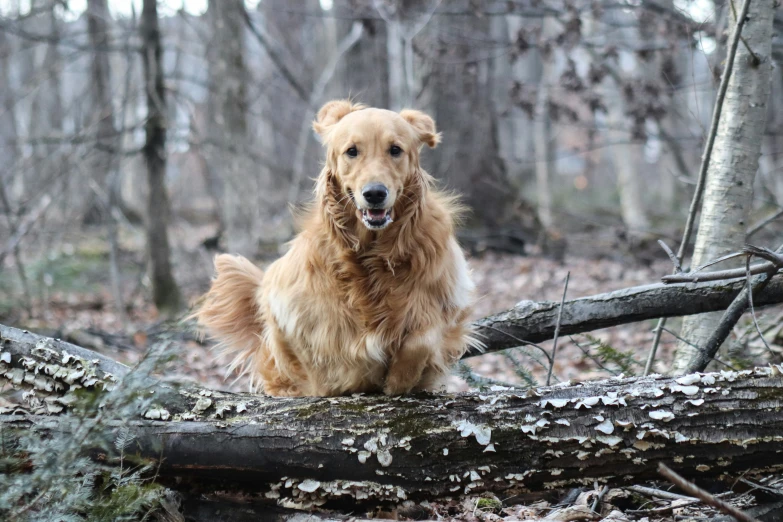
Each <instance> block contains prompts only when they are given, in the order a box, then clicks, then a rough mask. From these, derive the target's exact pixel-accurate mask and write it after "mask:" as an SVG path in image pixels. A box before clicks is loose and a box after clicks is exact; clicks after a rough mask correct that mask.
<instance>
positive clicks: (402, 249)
mask: <svg viewBox="0 0 783 522" xmlns="http://www.w3.org/2000/svg"><path fill="white" fill-rule="evenodd" d="M313 127H314V129H315V131H316V132H317V133H318V134H319V135H320V136H321V139H322V141H323V144H324V146H325V147H326V163H325V166H324V168H323V170H322V171H321V174H320V175H319V177H318V180H317V182H316V189H315V201H314V203H313V204H312V205H311V207H310V208H309V209H308V211H307V212H306V214H305V215H304V216H302V223H301V232H300V233H299V234H298V235H297V236H296V238H294V239H293V240H292V242H291V243H290V248H289V250H288V252H287V253H286V254H285V255H284V256H283V257H281V258H280V259H278V260H277V261H275V262H274V263H272V264H271V265H270V266H269V268H268V269H267V270H266V272H265V273H264V272H262V271H261V270H260V269H259V268H257V267H256V266H254V265H253V264H252V263H251V262H250V261H248V260H247V259H245V258H243V257H240V256H231V255H226V254H223V255H219V256H217V258H216V259H215V268H216V271H217V275H216V277H215V279H214V280H213V282H212V286H211V288H210V290H209V292H208V293H207V294H206V296H205V297H204V300H203V303H202V304H201V306H200V308H199V309H198V311H197V312H196V313H195V314H194V316H195V317H197V318H198V321H199V323H200V324H201V325H202V326H203V327H205V328H206V330H207V331H208V332H209V333H210V334H211V335H212V336H213V337H214V338H215V339H217V340H219V341H220V344H221V345H222V346H223V347H225V349H227V350H228V351H229V352H232V354H233V355H234V360H233V363H232V365H231V368H230V370H233V369H235V368H237V367H239V368H242V369H243V371H244V372H247V373H249V375H250V378H251V387H252V388H253V389H257V388H258V387H259V385H262V386H263V390H264V391H265V392H266V393H268V394H270V395H278V396H301V395H310V396H332V395H343V394H348V393H354V392H379V391H383V392H384V393H386V394H390V395H397V394H402V393H407V392H411V391H416V390H428V389H433V388H434V387H436V386H438V384H439V383H440V382H441V380H442V378H443V377H444V376H445V375H446V374H447V373H448V371H449V368H450V366H452V365H453V364H454V363H455V362H457V361H458V360H459V358H460V357H461V356H462V354H463V353H464V352H465V350H466V348H467V347H468V346H469V345H473V346H478V345H479V344H480V343H478V342H477V341H475V340H474V339H473V337H472V336H471V330H470V329H469V327H468V324H467V319H468V315H469V313H470V310H471V306H472V302H473V293H474V286H473V283H472V281H471V279H470V272H469V270H468V265H467V263H466V261H465V257H464V255H463V253H462V251H461V250H460V247H459V246H458V244H457V241H456V240H455V238H454V219H455V215H456V213H457V212H458V211H459V208H458V206H457V203H456V201H455V199H454V198H453V197H450V196H447V195H445V194H443V193H441V192H438V191H437V190H435V188H434V187H433V179H432V177H431V176H430V175H429V174H427V173H426V172H425V171H424V170H422V168H421V167H420V166H419V152H420V150H421V148H422V146H423V145H425V144H426V145H429V146H430V147H435V146H436V145H437V144H438V141H439V140H440V135H439V134H438V133H437V132H436V130H435V122H434V121H433V120H432V118H430V117H429V116H427V115H426V114H424V113H422V112H419V111H415V110H404V111H402V112H400V113H396V112H392V111H388V110H383V109H374V108H367V107H365V106H363V105H357V104H353V103H351V102H350V101H345V100H340V101H332V102H329V103H327V104H326V105H324V106H323V107H322V108H321V110H320V111H319V112H318V116H317V119H316V121H315V122H314V124H313Z"/></svg>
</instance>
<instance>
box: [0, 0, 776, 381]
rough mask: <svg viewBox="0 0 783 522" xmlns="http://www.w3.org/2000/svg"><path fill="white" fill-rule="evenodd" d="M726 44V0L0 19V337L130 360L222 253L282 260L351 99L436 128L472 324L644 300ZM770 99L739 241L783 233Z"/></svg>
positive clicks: (642, 331) (182, 6)
mask: <svg viewBox="0 0 783 522" xmlns="http://www.w3.org/2000/svg"><path fill="white" fill-rule="evenodd" d="M777 16H778V18H780V20H777V21H776V23H775V28H776V30H777V31H779V30H780V27H782V26H783V16H781V14H780V13H779V9H778V13H777ZM730 21H731V4H730V3H729V2H724V1H722V0H715V1H712V0H502V1H501V0H483V1H478V0H475V1H474V0H444V1H442V2H441V1H433V0H419V1H413V0H320V1H319V0H262V1H260V2H255V1H242V0H209V1H208V2H207V1H206V0H201V1H194V0H182V1H179V0H176V1H175V0H172V1H161V2H155V1H151V0H145V1H144V2H142V1H141V0H137V1H127V2H126V1H114V0H86V1H84V0H83V1H81V2H77V1H66V0H27V1H21V0H0V322H4V323H6V324H11V325H17V326H26V327H30V328H38V329H43V330H45V331H49V332H58V333H60V334H61V335H64V334H65V333H68V332H70V333H71V336H72V339H73V340H74V341H76V342H77V343H78V342H80V339H81V344H83V345H87V346H93V347H94V346H96V345H100V344H101V343H104V344H107V345H112V346H120V347H128V351H129V352H133V350H134V348H136V349H138V348H142V347H144V346H145V343H146V336H147V335H148V334H149V332H150V328H151V326H150V325H154V324H156V322H157V321H158V320H159V319H160V318H162V317H170V316H175V315H176V313H177V312H179V311H181V310H183V309H184V307H186V306H187V304H188V303H192V302H193V299H194V298H195V297H196V296H197V295H198V294H199V293H200V292H203V291H204V290H205V288H206V286H207V284H208V281H209V275H210V273H211V270H212V267H211V259H212V256H213V255H214V253H215V252H217V251H230V252H237V253H241V254H244V255H247V256H249V257H252V258H254V259H256V260H257V261H259V262H260V263H261V264H263V262H264V260H266V259H270V258H274V257H275V256H277V255H278V254H279V252H280V251H281V249H282V248H284V247H283V244H284V242H285V241H287V240H288V239H290V238H291V237H292V235H293V234H294V228H293V221H292V217H291V212H290V207H291V206H292V205H299V204H302V203H303V202H305V201H307V200H308V199H309V198H310V194H311V187H312V178H313V177H315V176H316V175H317V174H318V172H319V170H320V162H321V158H322V151H321V147H320V144H319V143H318V141H317V140H316V137H315V136H314V134H313V132H312V131H311V127H310V125H311V122H312V119H313V118H314V115H315V112H316V111H317V109H318V107H319V106H320V105H321V104H323V103H324V102H325V101H328V100H330V99H332V98H343V97H346V96H350V97H352V98H353V99H355V100H356V101H360V102H363V103H366V104H369V105H373V106H378V107H386V108H390V109H394V110H399V109H402V108H405V107H413V108H418V109H422V110H424V111H427V112H428V113H430V114H431V115H432V116H433V117H434V118H435V120H436V122H437V124H438V127H439V129H440V130H441V131H442V132H443V143H442V144H441V146H439V147H438V148H437V149H436V150H434V151H428V152H426V153H425V154H424V155H423V157H424V163H425V167H426V168H427V170H429V172H430V173H432V174H433V175H434V176H435V177H436V178H437V179H438V180H439V181H440V183H441V184H442V185H443V186H445V187H448V188H451V189H454V190H455V191H457V192H459V193H461V194H462V195H463V198H464V201H465V202H466V203H467V204H468V205H469V207H470V209H471V214H470V217H469V218H468V220H467V222H466V223H465V226H464V228H463V229H462V231H461V232H460V239H461V240H462V243H463V245H464V246H465V248H466V250H468V251H469V253H471V255H472V257H473V260H472V264H473V266H474V270H475V275H476V279H477V282H478V284H479V288H480V291H481V293H482V294H483V296H484V297H483V299H482V301H481V303H480V304H479V306H478V309H477V311H476V315H477V316H481V315H486V314H489V313H490V312H496V311H499V310H502V309H504V308H506V307H509V306H512V305H513V304H514V303H515V302H517V301H519V300H520V299H531V300H542V299H552V300H559V298H560V294H561V293H562V282H563V279H564V277H565V274H566V272H567V271H568V270H570V271H571V273H572V283H571V287H570V289H569V297H574V296H578V295H586V294H588V293H596V292H599V291H604V290H608V289H615V288H621V287H623V286H630V285H632V284H641V283H647V282H653V281H655V280H657V279H658V278H659V277H660V276H662V275H664V274H665V273H668V272H670V271H671V266H670V263H668V261H667V258H666V255H665V253H664V252H663V251H662V250H661V249H660V248H659V247H658V246H657V245H656V244H655V240H656V239H664V240H665V241H667V242H668V243H669V244H670V245H672V246H673V247H676V245H677V242H678V241H679V238H680V236H681V234H682V229H683V226H684V224H685V217H686V214H687V211H688V206H689V203H690V200H691V197H692V194H693V185H694V183H695V180H696V175H697V173H698V169H699V164H700V156H701V153H702V150H703V148H704V139H705V135H706V132H707V129H708V127H709V123H710V118H711V114H712V107H713V104H714V100H715V96H716V91H717V87H718V82H719V79H720V75H721V72H722V68H723V67H724V58H725V55H726V40H727V31H728V27H729V26H730V24H731V22H730ZM781 58H783V43H781V42H780V40H778V39H775V40H773V59H774V60H775V61H776V63H777V64H779V63H780V61H781ZM771 83H772V94H771V96H770V100H769V104H768V107H769V111H768V119H767V122H766V129H765V130H764V132H763V140H762V143H761V151H762V155H761V161H760V165H759V171H758V174H757V175H756V177H755V182H754V183H755V185H754V196H753V203H752V209H751V213H750V216H751V218H752V219H751V220H750V222H749V223H748V224H747V225H748V229H749V230H750V231H752V232H753V233H755V232H756V230H755V229H754V227H753V224H754V223H756V222H758V221H762V220H765V219H766V218H768V217H770V216H779V215H780V211H781V209H783V207H782V206H781V204H783V72H782V70H781V68H780V67H779V66H777V65H776V66H775V67H774V68H773V71H772V80H771ZM781 231H783V223H776V222H771V223H769V224H768V225H767V226H766V227H765V228H763V229H761V230H760V231H758V233H757V234H755V235H754V238H753V239H754V241H756V242H757V243H759V244H763V245H766V246H770V247H774V246H777V244H772V243H775V241H774V238H775V237H778V238H779V237H780V235H781ZM523 256H524V257H523ZM153 302H154V303H156V304H157V308H156V307H153V306H152V303H153ZM161 312H163V313H162V314H161ZM778 322H779V321H778ZM770 324H772V323H770ZM775 324H777V323H775ZM652 326H653V325H652V324H647V323H642V324H639V325H634V326H631V327H627V328H625V329H615V330H613V331H612V333H607V334H606V336H604V338H603V339H604V340H603V341H601V340H600V339H598V338H590V339H586V340H585V339H583V343H582V344H581V345H580V344H579V342H578V340H576V339H572V340H571V341H568V343H569V344H568V345H567V346H566V348H565V349H564V352H563V353H565V354H566V355H565V356H564V357H566V359H564V362H563V365H564V366H563V367H558V372H559V375H561V376H562V377H566V378H567V377H569V376H571V375H577V374H579V375H583V373H584V371H587V370H590V371H592V370H595V372H598V373H600V372H602V371H605V370H606V368H603V367H599V366H600V365H598V366H596V365H594V364H592V363H591V362H590V360H588V359H585V357H586V354H588V353H589V350H590V347H591V346H592V347H598V349H600V348H601V343H602V342H606V341H607V340H610V341H618V342H621V343H622V346H624V347H628V348H630V349H631V352H629V353H630V355H628V357H629V359H628V360H625V362H623V361H622V360H620V363H622V364H620V363H618V364H615V367H616V368H619V369H620V370H628V369H629V368H630V369H631V370H632V367H633V364H637V365H638V364H639V363H638V360H640V359H641V358H642V355H639V356H638V358H637V359H636V360H635V359H634V357H635V356H634V354H633V350H634V349H635V348H636V347H638V348H639V349H640V350H641V349H642V348H643V347H644V346H645V345H646V344H648V343H649V340H650V339H651V337H652V334H651V333H650V332H651V329H652ZM107 332H109V333H107ZM112 335H114V336H115V337H111V336H112ZM79 336H81V337H79ZM599 337H600V335H599ZM735 337H736V338H735V342H736V343H739V344H742V345H743V346H745V345H747V343H748V342H749V341H748V339H749V337H748V336H746V335H745V334H743V333H742V332H741V331H740V332H738V333H737V335H736V336H735ZM672 342H674V339H668V340H666V341H665V342H664V344H665V343H672ZM569 347H570V348H569ZM194 350H196V349H195V348H194ZM569 350H570V351H569ZM194 353H195V354H196V355H193V354H190V355H189V356H188V357H190V358H196V359H198V358H199V357H201V358H202V359H203V360H209V358H208V357H207V356H204V355H203V354H202V352H196V351H194ZM569 353H570V354H572V355H573V357H571V362H568V361H569V359H568V357H569V356H568V355H567V354H569ZM126 355H127V354H126ZM746 355H747V353H746ZM664 356H665V353H664ZM127 358H129V359H133V356H132V355H127ZM202 359H199V360H202ZM498 360H499V359H498ZM585 361H587V362H585ZM629 361H630V362H629ZM197 362H198V361H194V360H190V363H192V364H193V365H197ZM506 362H508V361H506ZM617 362H618V361H615V363H617ZM571 363H574V366H573V368H576V369H568V368H572V366H569V365H570V364H571ZM604 363H606V360H605V359H604ZM205 364H212V363H205ZM493 364H495V363H493ZM580 364H581V365H582V366H581V367H580V366H579V365H580ZM623 364H625V365H626V366H625V367H623ZM497 365H498V366H493V367H492V368H489V371H494V372H496V373H497V372H498V371H505V370H503V369H504V368H509V366H508V364H506V363H502V364H501V362H498V363H497ZM629 365H630V366H629ZM515 366H516V365H515V364H514V361H512V362H511V366H510V367H511V368H512V369H513V368H514V367H515ZM218 367H219V365H213V366H212V368H213V369H215V370H216V369H217V368H218ZM637 369H638V367H637ZM579 372H582V373H579ZM510 373H513V372H510ZM588 373H589V372H588ZM508 378H509V379H513V378H514V377H513V375H510V376H508Z"/></svg>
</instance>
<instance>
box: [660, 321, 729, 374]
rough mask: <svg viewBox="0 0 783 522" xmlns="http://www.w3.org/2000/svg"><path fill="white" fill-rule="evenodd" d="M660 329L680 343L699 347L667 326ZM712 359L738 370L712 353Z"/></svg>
mask: <svg viewBox="0 0 783 522" xmlns="http://www.w3.org/2000/svg"><path fill="white" fill-rule="evenodd" d="M661 329H662V330H663V331H664V332H666V333H667V334H669V335H671V336H672V337H674V338H675V339H677V340H678V341H680V342H682V343H685V344H687V345H688V346H690V347H691V348H696V349H697V350H698V349H699V347H698V346H697V345H695V344H693V343H692V342H690V341H689V340H687V339H685V338H684V337H680V336H679V335H677V333H676V332H673V331H671V330H669V329H668V328H664V327H661ZM712 360H713V361H715V362H716V363H718V364H721V365H723V366H725V367H726V368H728V369H729V370H732V371H735V372H736V371H738V369H737V368H735V367H733V366H732V365H730V364H729V363H726V362H723V361H721V360H720V359H718V358H717V357H715V356H714V355H713V356H712Z"/></svg>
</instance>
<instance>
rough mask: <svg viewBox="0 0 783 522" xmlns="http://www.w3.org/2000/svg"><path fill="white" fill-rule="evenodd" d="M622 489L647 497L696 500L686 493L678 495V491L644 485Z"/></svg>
mask: <svg viewBox="0 0 783 522" xmlns="http://www.w3.org/2000/svg"><path fill="white" fill-rule="evenodd" d="M624 489H627V490H628V491H633V492H634V493H639V494H640V495H645V496H648V497H656V498H664V499H666V500H698V499H696V498H694V497H689V496H687V495H680V494H679V493H672V492H671V491H664V490H662V489H656V488H648V487H645V486H629V487H627V488H624Z"/></svg>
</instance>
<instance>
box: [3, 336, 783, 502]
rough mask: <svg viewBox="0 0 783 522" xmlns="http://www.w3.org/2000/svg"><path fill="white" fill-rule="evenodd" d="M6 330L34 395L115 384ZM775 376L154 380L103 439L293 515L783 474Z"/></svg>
mask: <svg viewBox="0 0 783 522" xmlns="http://www.w3.org/2000/svg"><path fill="white" fill-rule="evenodd" d="M0 335H2V337H3V343H2V346H3V348H2V354H1V355H0V361H2V362H0V376H2V377H3V378H4V379H6V380H9V381H10V382H12V383H16V384H15V385H16V387H18V388H22V387H24V383H27V384H28V386H27V387H28V388H32V389H33V390H34V393H35V394H37V395H39V396H44V397H45V398H44V400H47V399H49V398H53V397H54V398H55V399H56V398H58V397H62V396H67V395H68V394H69V393H71V390H72V389H73V388H74V387H75V385H79V386H81V387H85V388H90V387H91V386H92V387H98V386H122V385H123V384H122V382H121V381H120V382H119V383H116V382H114V380H113V379H110V378H107V377H106V376H105V375H104V374H103V372H102V371H100V369H99V368H97V367H96V366H95V365H94V363H92V362H91V361H92V360H93V359H95V358H97V354H92V353H91V352H89V351H88V350H83V349H82V350H81V351H79V349H78V347H74V346H71V345H68V344H67V343H62V342H58V341H55V340H53V339H47V338H42V337H39V336H35V335H33V334H24V333H21V332H19V331H18V330H14V329H11V328H7V327H0ZM64 352H68V354H70V355H71V357H69V358H64V357H63V355H64ZM6 354H8V355H6ZM98 359H99V362H98V365H100V364H104V363H106V364H111V362H107V361H106V360H105V358H98ZM114 364H115V366H114V375H115V377H116V376H118V375H119V374H121V373H122V369H121V368H119V369H118V368H117V366H116V363H114ZM781 369H782V368H781V367H780V366H771V367H769V368H759V369H756V370H747V371H742V372H721V373H715V374H694V375H690V376H686V377H682V378H679V379H674V378H666V377H661V376H653V377H645V378H632V379H609V380H604V381H596V382H589V383H580V384H576V385H571V386H554V387H546V388H538V389H531V390H528V391H520V390H516V389H514V390H512V389H509V388H503V387H497V388H494V389H493V390H492V391H489V392H477V393H466V394H458V395H452V394H419V395H408V396H401V397H386V396H382V395H372V396H364V395H356V396H352V397H339V398H293V399H292V398H271V397H265V396H259V395H245V394H230V393H222V392H217V391H210V390H204V389H180V390H175V389H172V388H167V387H166V386H164V385H154V386H151V387H147V388H145V393H150V392H154V393H155V394H158V395H157V396H158V398H159V403H158V404H157V405H156V406H154V407H152V408H150V409H149V410H147V411H146V412H145V413H144V415H143V417H144V418H132V419H111V415H110V412H107V413H106V414H105V415H106V417H107V420H106V422H104V423H103V424H102V425H101V426H102V428H103V429H104V431H105V435H106V440H107V441H111V440H113V439H114V438H115V437H116V436H117V432H118V430H119V429H120V428H121V427H122V426H128V427H129V428H130V430H131V432H132V433H133V435H135V437H136V438H135V441H134V443H133V446H132V447H131V448H129V449H128V450H126V453H128V454H131V453H137V454H138V455H140V456H144V457H147V458H151V459H156V460H158V462H159V468H158V473H159V476H160V480H162V481H163V482H165V483H167V484H170V485H171V486H172V487H175V488H179V489H182V488H187V489H188V490H191V491H192V490H194V489H195V490H201V491H207V490H215V489H224V488H228V489H231V490H236V489H243V490H251V491H254V492H258V493H261V494H263V495H264V496H265V497H266V498H268V499H270V500H281V501H285V500H288V501H290V502H293V503H295V504H296V505H299V506H302V507H306V506H311V505H320V504H322V503H325V502H327V501H332V500H336V501H348V502H360V503H362V502H366V503H376V504H377V503H384V502H386V503H399V502H401V501H402V500H405V499H412V500H422V499H432V498H434V497H444V496H460V495H467V494H476V493H480V492H483V491H491V492H495V493H498V494H503V495H513V494H515V493H519V492H522V491H526V490H537V489H544V488H554V487H563V486H567V485H575V484H583V485H592V484H593V483H594V482H596V481H597V482H601V483H609V484H618V483H622V482H624V481H627V480H628V479H629V477H631V478H633V479H634V480H637V479H644V478H653V477H656V476H657V466H658V463H659V462H664V463H667V464H668V465H670V466H671V467H673V468H675V469H677V471H678V472H679V473H681V474H684V475H686V476H691V477H700V476H701V477H704V476H710V477H712V476H715V475H716V474H722V473H728V474H731V473H735V472H736V473H743V472H745V471H747V470H749V469H753V470H779V469H780V468H781V466H783V454H781V453H780V452H779V449H780V442H781V440H782V439H783V437H781V435H780V433H781V430H783V372H781ZM84 370H86V371H84ZM74 371H77V372H81V374H78V373H77V374H76V375H74V374H73V373H72V372H74ZM88 380H89V382H88ZM29 395H30V394H28V396H29ZM66 403H67V401H66ZM78 422H80V421H79V420H78V419H76V418H74V417H71V416H63V415H59V416H52V415H35V414H20V413H18V412H12V413H9V412H7V411H5V412H3V414H2V415H0V429H2V430H3V432H4V433H9V434H11V435H12V434H13V432H14V431H15V430H30V429H33V428H34V429H36V430H37V432H38V433H40V434H41V436H46V434H47V433H51V432H54V431H57V432H60V433H62V432H66V433H68V432H71V431H73V430H74V429H75V426H76V425H77V424H78ZM96 450H98V448H96ZM103 461H104V462H107V463H108V462H111V459H106V457H105V455H104V457H103Z"/></svg>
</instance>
